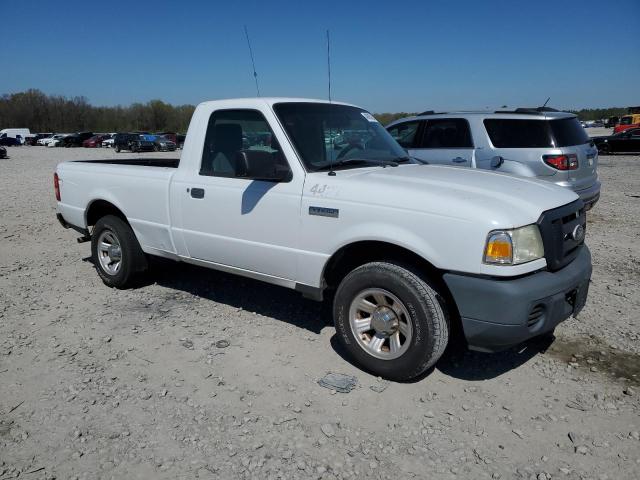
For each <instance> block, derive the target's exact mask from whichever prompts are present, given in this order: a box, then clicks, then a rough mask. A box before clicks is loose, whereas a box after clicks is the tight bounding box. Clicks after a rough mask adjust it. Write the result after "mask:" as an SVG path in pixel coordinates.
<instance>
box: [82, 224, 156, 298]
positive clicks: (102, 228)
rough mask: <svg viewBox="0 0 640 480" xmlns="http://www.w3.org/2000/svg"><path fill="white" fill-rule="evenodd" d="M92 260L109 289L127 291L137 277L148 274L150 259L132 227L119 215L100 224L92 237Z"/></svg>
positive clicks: (96, 226) (95, 228)
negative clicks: (148, 260) (146, 271)
mask: <svg viewBox="0 0 640 480" xmlns="http://www.w3.org/2000/svg"><path fill="white" fill-rule="evenodd" d="M91 256H92V258H93V264H94V265H95V267H96V270H97V271H98V275H99V276H100V278H101V279H102V281H103V282H104V284H105V285H107V286H109V287H115V288H127V287H128V286H130V285H131V284H132V280H133V278H134V277H135V274H136V273H138V272H141V271H144V270H146V268H147V258H146V256H145V254H144V252H143V251H142V249H141V248H140V244H139V243H138V240H137V239H136V236H135V235H134V233H133V230H131V227H130V226H129V225H128V224H127V223H126V222H124V221H123V220H122V219H121V218H119V217H116V216H115V215H106V216H104V217H102V218H101V219H100V220H98V221H97V222H96V225H95V227H94V229H93V233H92V235H91Z"/></svg>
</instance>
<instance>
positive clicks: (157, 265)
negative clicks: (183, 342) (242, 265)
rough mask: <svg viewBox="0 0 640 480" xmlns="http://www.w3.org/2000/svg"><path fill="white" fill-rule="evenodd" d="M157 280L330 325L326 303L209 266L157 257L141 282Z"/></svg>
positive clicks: (279, 316)
mask: <svg viewBox="0 0 640 480" xmlns="http://www.w3.org/2000/svg"><path fill="white" fill-rule="evenodd" d="M153 283H157V284H158V285H160V286H163V287H167V288H171V289H175V290H181V291H183V292H187V293H190V294H192V295H197V296H199V297H202V298H206V299H208V300H212V301H214V302H218V303H223V304H225V305H229V306H231V307H235V308H242V309H243V310H246V311H249V312H255V313H259V314H260V315H265V316H268V317H272V318H275V319H276V320H281V321H283V322H287V323H290V324H292V325H295V326H297V327H300V328H304V329H306V330H309V331H311V332H313V333H320V331H321V330H322V329H323V328H324V327H326V326H327V318H328V317H327V311H326V309H325V307H324V304H322V303H318V302H315V301H313V300H307V299H305V298H303V297H302V295H300V293H298V292H295V291H293V290H289V289H287V288H282V287H278V286H275V285H269V284H267V283H264V282H260V281H258V280H252V279H249V278H243V277H239V276H237V275H231V274H228V273H224V272H219V271H216V270H210V269H208V268H202V267H198V266H195V265H189V264H186V263H176V262H173V261H170V260H162V259H153V261H152V264H151V271H150V272H149V273H148V274H147V275H145V276H144V277H143V278H142V279H141V283H140V285H139V286H145V285H151V284H153Z"/></svg>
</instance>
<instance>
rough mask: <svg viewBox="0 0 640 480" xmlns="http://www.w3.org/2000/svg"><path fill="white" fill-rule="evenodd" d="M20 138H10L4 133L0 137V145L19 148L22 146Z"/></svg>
mask: <svg viewBox="0 0 640 480" xmlns="http://www.w3.org/2000/svg"><path fill="white" fill-rule="evenodd" d="M21 138H22V137H21V136H20V135H18V136H17V137H10V136H9V135H7V134H6V133H3V134H1V135H0V145H1V146H3V147H19V146H21V145H22V141H21Z"/></svg>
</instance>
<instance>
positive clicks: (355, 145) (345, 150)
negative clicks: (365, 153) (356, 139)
mask: <svg viewBox="0 0 640 480" xmlns="http://www.w3.org/2000/svg"><path fill="white" fill-rule="evenodd" d="M354 149H358V150H364V148H363V147H362V145H360V144H359V143H350V144H349V145H347V146H346V147H344V148H343V149H342V150H341V151H340V153H339V154H338V156H337V157H336V160H340V159H341V158H343V157H344V156H345V155H346V154H347V153H349V152H350V151H351V150H354Z"/></svg>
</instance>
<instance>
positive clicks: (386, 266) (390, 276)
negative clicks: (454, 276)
mask: <svg viewBox="0 0 640 480" xmlns="http://www.w3.org/2000/svg"><path fill="white" fill-rule="evenodd" d="M371 288H379V289H384V290H386V291H388V292H389V293H391V294H393V295H395V296H396V297H397V298H398V299H399V300H400V301H401V302H402V303H403V304H404V306H405V307H406V311H407V312H408V314H409V315H408V318H407V322H409V321H410V322H411V325H412V329H413V334H412V338H411V340H410V342H409V345H408V347H407V349H406V350H405V351H404V353H402V355H401V356H399V357H397V358H393V359H380V358H376V357H375V356H373V355H372V354H370V353H368V352H367V351H366V350H365V348H364V347H362V346H361V345H360V343H359V340H358V339H356V337H355V335H354V332H353V331H352V329H351V324H350V319H349V310H350V307H351V303H352V301H353V300H354V299H355V298H356V297H357V296H358V295H359V294H361V293H362V292H363V291H365V290H367V289H371ZM333 318H334V322H335V327H336V331H337V333H338V338H339V340H340V342H341V343H342V345H343V346H344V347H345V348H346V350H347V351H348V352H349V354H350V355H351V357H352V358H353V359H354V360H355V361H356V363H357V364H358V365H360V366H361V367H363V368H364V369H366V370H368V371H370V372H372V373H373V374H375V375H379V376H381V377H383V378H387V379H389V380H396V381H406V380H410V379H412V378H415V377H417V376H419V375H421V374H422V373H424V372H425V371H426V370H427V369H429V368H431V367H432V366H433V365H434V364H435V363H436V362H437V361H438V359H439V358H440V357H441V356H442V354H443V353H444V351H445V348H446V347H447V343H448V341H449V329H450V326H449V320H448V312H447V307H446V303H445V301H444V298H443V297H442V296H441V295H440V294H439V293H438V292H437V290H436V289H435V288H434V287H433V286H432V284H431V283H430V282H429V281H428V280H426V279H425V278H423V277H421V276H420V275H418V274H417V273H415V272H413V271H412V270H411V269H410V268H406V267H403V266H401V265H397V264H393V263H387V262H372V263H367V264H365V265H362V266H360V267H358V268H356V269H355V270H353V271H352V272H351V273H349V274H348V275H347V276H346V277H345V278H344V279H343V280H342V282H341V283H340V286H339V287H338V290H337V291H336V295H335V298H334V302H333Z"/></svg>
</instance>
